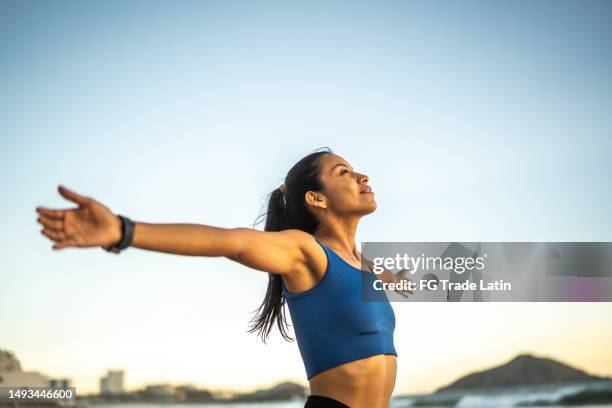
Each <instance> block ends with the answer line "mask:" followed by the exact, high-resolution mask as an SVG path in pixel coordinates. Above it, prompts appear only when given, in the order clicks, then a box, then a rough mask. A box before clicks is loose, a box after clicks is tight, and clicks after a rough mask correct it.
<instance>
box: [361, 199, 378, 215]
mask: <svg viewBox="0 0 612 408" xmlns="http://www.w3.org/2000/svg"><path fill="white" fill-rule="evenodd" d="M377 207H378V205H377V204H376V202H372V204H371V205H368V206H367V207H366V208H364V215H367V214H372V213H373V212H374V211H376V208H377Z"/></svg>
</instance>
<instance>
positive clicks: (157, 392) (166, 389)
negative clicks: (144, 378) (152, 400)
mask: <svg viewBox="0 0 612 408" xmlns="http://www.w3.org/2000/svg"><path fill="white" fill-rule="evenodd" d="M145 394H147V395H150V396H155V397H171V396H174V387H173V386H171V385H169V384H159V385H147V388H145Z"/></svg>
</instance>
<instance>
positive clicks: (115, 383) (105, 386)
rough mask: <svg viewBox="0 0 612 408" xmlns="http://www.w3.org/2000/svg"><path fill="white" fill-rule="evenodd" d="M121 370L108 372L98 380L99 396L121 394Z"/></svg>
mask: <svg viewBox="0 0 612 408" xmlns="http://www.w3.org/2000/svg"><path fill="white" fill-rule="evenodd" d="M124 392H125V391H124V389H123V370H109V371H108V373H107V374H106V376H104V377H102V378H100V394H102V395H108V394H123V393H124Z"/></svg>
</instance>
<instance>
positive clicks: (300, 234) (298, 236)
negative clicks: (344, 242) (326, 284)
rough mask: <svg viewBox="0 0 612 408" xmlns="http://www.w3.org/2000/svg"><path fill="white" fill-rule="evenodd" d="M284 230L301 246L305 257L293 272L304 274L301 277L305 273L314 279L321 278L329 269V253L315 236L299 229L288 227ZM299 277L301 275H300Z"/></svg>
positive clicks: (289, 237)
mask: <svg viewBox="0 0 612 408" xmlns="http://www.w3.org/2000/svg"><path fill="white" fill-rule="evenodd" d="M282 232H283V234H284V235H285V236H286V237H287V238H288V239H290V240H292V241H294V243H295V244H296V245H297V246H298V247H299V248H300V252H301V254H302V257H303V258H302V262H300V263H299V264H298V268H296V270H295V271H293V274H294V275H302V276H301V278H304V275H307V276H308V277H311V278H314V279H318V278H321V277H322V276H323V275H324V274H325V270H326V269H327V254H326V253H325V251H324V250H323V248H322V247H321V245H319V243H318V242H317V241H316V239H315V237H314V236H313V235H312V234H310V233H308V232H304V231H302V230H298V229H288V230H284V231H282ZM299 279H300V277H298V280H299ZM306 279H308V278H306Z"/></svg>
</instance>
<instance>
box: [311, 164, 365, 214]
mask: <svg viewBox="0 0 612 408" xmlns="http://www.w3.org/2000/svg"><path fill="white" fill-rule="evenodd" d="M321 181H322V182H323V191H322V193H323V194H324V196H325V198H326V200H325V205H326V208H327V209H328V210H331V211H332V212H333V213H335V214H338V215H345V214H352V215H354V214H360V215H365V214H370V213H372V212H374V210H376V200H375V199H374V192H372V190H371V189H370V186H368V182H369V178H368V176H366V175H365V174H361V173H358V172H357V171H355V169H353V166H351V165H350V163H349V162H347V161H346V160H344V159H343V158H342V157H340V156H338V155H336V154H331V153H330V154H326V155H323V156H322V157H321Z"/></svg>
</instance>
